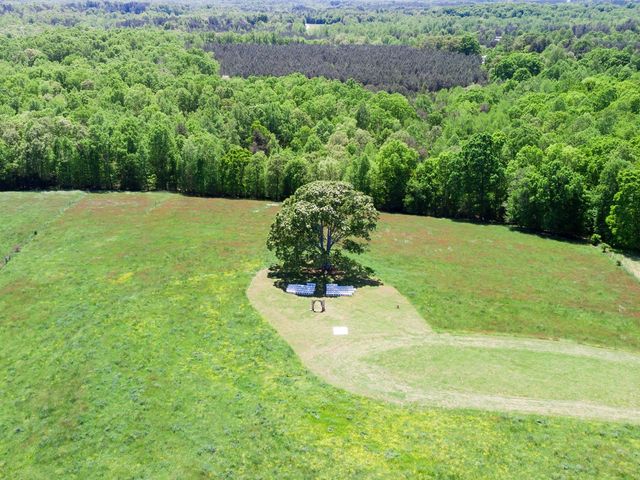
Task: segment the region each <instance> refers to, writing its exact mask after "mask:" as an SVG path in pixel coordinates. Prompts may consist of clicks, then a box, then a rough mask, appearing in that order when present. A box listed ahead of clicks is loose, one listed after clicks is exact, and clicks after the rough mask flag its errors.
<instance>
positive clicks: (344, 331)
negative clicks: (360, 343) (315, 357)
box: [333, 327, 349, 335]
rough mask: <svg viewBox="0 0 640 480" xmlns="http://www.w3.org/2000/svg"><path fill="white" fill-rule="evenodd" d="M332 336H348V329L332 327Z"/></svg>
mask: <svg viewBox="0 0 640 480" xmlns="http://www.w3.org/2000/svg"><path fill="white" fill-rule="evenodd" d="M333 334H334V335H349V327H333Z"/></svg>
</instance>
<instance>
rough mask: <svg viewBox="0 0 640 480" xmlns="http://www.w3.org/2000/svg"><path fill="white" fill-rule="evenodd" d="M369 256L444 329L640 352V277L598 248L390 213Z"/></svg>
mask: <svg viewBox="0 0 640 480" xmlns="http://www.w3.org/2000/svg"><path fill="white" fill-rule="evenodd" d="M364 262H365V263H367V264H369V265H370V266H372V267H373V268H374V269H375V270H376V271H377V273H378V275H379V276H380V277H381V278H382V280H383V281H385V282H388V283H389V284H391V285H393V286H394V287H396V288H397V289H398V290H399V291H400V292H401V293H402V294H403V295H405V296H407V297H408V298H409V299H410V300H411V302H412V303H413V304H414V305H415V306H416V308H417V309H418V311H419V312H420V314H421V315H422V316H423V317H424V318H425V319H426V320H427V321H428V322H429V324H430V325H431V326H432V327H434V328H435V329H437V330H440V331H444V330H448V331H458V332H460V331H470V332H487V333H510V334H518V335H524V336H533V337H540V338H567V339H573V340H577V341H580V342H586V343H591V344H595V345H603V346H611V347H618V348H625V349H630V350H636V351H638V350H640V282H638V281H637V280H636V279H635V278H634V277H632V276H631V275H630V274H628V273H627V272H625V271H624V270H623V269H622V268H621V267H618V266H616V264H615V262H614V261H613V260H612V259H611V258H610V257H609V256H608V255H604V254H602V253H601V252H600V250H599V249H597V248H595V247H591V246H590V245H586V244H580V243H571V242H567V241H559V240H555V239H551V238H544V237H540V236H537V235H532V234H525V233H519V232H514V231H511V230H509V229H508V228H507V227H505V226H498V225H475V224H470V223H464V222H455V221H452V220H447V219H436V218H428V217H413V216H407V215H386V214H385V215H382V221H381V222H380V225H379V229H378V233H377V234H376V235H375V237H374V241H373V245H372V249H371V252H370V253H369V254H367V256H366V257H365V258H364Z"/></svg>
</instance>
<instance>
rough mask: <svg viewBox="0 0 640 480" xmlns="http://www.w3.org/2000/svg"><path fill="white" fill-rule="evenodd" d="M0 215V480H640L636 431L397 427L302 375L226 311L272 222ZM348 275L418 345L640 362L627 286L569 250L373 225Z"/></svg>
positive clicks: (393, 412)
mask: <svg viewBox="0 0 640 480" xmlns="http://www.w3.org/2000/svg"><path fill="white" fill-rule="evenodd" d="M0 206H1V207H2V210H1V212H0V215H1V222H0V223H1V225H2V227H1V230H0V245H2V246H3V249H4V250H6V248H5V247H7V246H8V247H9V248H10V249H11V248H12V247H13V246H14V245H20V244H22V245H23V246H22V247H21V249H20V252H19V253H17V254H15V255H14V256H13V258H12V259H11V261H10V262H9V263H8V264H7V265H6V266H5V267H4V268H3V269H1V270H0V345H1V346H2V348H1V349H0V371H1V372H2V375H0V478H10V479H22V478H24V479H45V478H47V479H48V478H77V479H85V478H118V479H120V478H139V479H142V478H153V479H163V478H167V479H170V478H215V479H219V478H233V479H237V478H251V479H254V478H265V479H266V478H278V479H289V478H290V479H297V478H327V479H333V478H366V479H372V478H373V479H376V478H380V479H382V478H385V479H386V478H429V479H448V480H451V479H467V478H473V479H475V478H491V479H513V478H553V479H572V478H588V479H632V478H637V472H638V471H640V427H639V426H637V425H629V424H624V423H606V422H596V421H585V420H576V419H568V418H562V417H546V416H541V415H520V414H513V413H510V414H506V413H504V414H502V413H490V412H482V411H476V410H447V409H439V408H430V407H424V406H401V405H396V404H392V403H387V402H383V401H376V400H371V399H368V398H365V397H361V396H357V395H354V394H350V393H348V392H345V391H343V390H340V389H337V388H335V387H332V386H330V385H328V384H326V383H325V382H323V381H322V380H320V379H319V378H317V377H315V376H314V375H312V374H311V373H309V371H308V370H307V369H305V368H304V366H303V365H302V363H301V362H300V360H299V359H298V357H296V356H295V354H294V353H293V350H292V349H291V348H290V347H289V345H288V344H287V343H286V342H285V341H284V340H283V339H282V338H280V337H279V336H278V335H277V333H276V332H275V330H274V329H273V328H272V327H271V326H270V325H269V323H268V322H266V321H265V320H263V319H262V318H261V317H260V315H259V314H258V313H257V312H256V311H255V310H254V309H253V308H252V307H251V305H250V303H249V301H248V299H247V297H246V294H245V292H246V290H247V286H248V285H249V283H250V282H251V279H252V278H253V277H254V275H255V274H256V272H257V271H259V270H260V269H262V268H264V267H265V266H267V265H269V263H270V262H271V261H272V258H271V256H270V255H269V254H268V252H267V250H266V248H265V245H264V241H265V237H266V234H267V231H268V227H269V225H270V223H271V221H272V219H273V215H274V214H275V211H276V209H277V206H274V205H272V204H269V203H265V202H258V201H245V200H222V199H203V198H191V197H184V196H179V195H173V194H165V193H144V194H143V193H137V194H129V193H108V194H106V193H105V194H83V193H56V194H53V193H2V194H0ZM33 230H37V231H38V234H37V236H35V237H32V236H31V232H32V231H33ZM363 261H364V262H365V263H367V264H369V265H371V266H373V267H374V268H375V269H376V271H377V273H378V275H379V276H380V278H381V279H382V281H383V282H385V283H388V284H390V285H393V286H394V287H396V288H397V289H398V290H399V291H400V292H401V293H403V294H404V295H405V296H406V297H407V298H408V299H409V300H410V301H411V302H412V303H413V304H414V305H415V306H416V308H417V310H418V311H419V312H420V313H421V314H422V316H423V317H424V318H425V319H427V320H428V322H429V323H430V324H431V325H433V326H434V327H436V328H437V329H438V330H451V331H474V332H492V333H501V334H518V335H522V336H538V337H544V338H567V339H572V340H578V341H581V342H585V343H590V344H596V345H602V346H607V347H616V348H620V349H626V350H630V351H635V352H637V351H639V350H640V284H639V283H637V282H636V281H635V280H634V279H633V278H632V277H631V276H629V275H628V274H626V273H625V272H624V271H623V270H622V269H620V268H619V267H617V266H616V265H615V264H614V263H613V262H612V261H611V260H610V259H609V258H608V257H606V256H605V255H602V254H601V253H599V251H598V250H597V249H595V248H592V247H590V246H587V245H582V244H573V243H567V242H561V241H557V240H553V239H547V238H540V237H537V236H532V235H526V234H523V233H518V232H512V231H509V230H508V229H507V228H505V227H493V226H478V225H472V224H465V223H456V222H452V221H445V220H438V219H431V218H426V217H422V218H416V217H408V216H399V215H393V216H392V215H383V216H382V218H381V222H380V225H379V232H378V233H377V234H376V236H375V239H374V242H373V245H372V251H371V252H370V253H368V254H367V255H366V256H365V257H364V259H363ZM388 353H391V352H388ZM401 353H402V356H401V357H400V358H399V360H393V361H398V362H400V364H401V365H409V366H411V363H412V362H414V361H415V362H423V361H424V362H426V361H429V359H421V358H416V359H413V358H411V355H410V354H411V352H401ZM438 355H440V356H441V360H439V361H442V362H443V364H447V365H448V366H447V368H450V367H451V368H453V367H455V364H456V363H457V360H456V359H455V357H454V358H449V357H448V356H447V352H446V349H443V350H442V351H439V352H438ZM475 361H478V362H481V361H483V359H482V358H480V357H476V358H475ZM537 361H538V360H537V359H536V358H535V357H532V358H523V359H522V362H523V365H524V366H525V367H526V363H527V362H537ZM523 368H524V367H523ZM582 368H589V366H588V365H586V364H585V365H581V364H578V363H576V365H575V369H576V372H577V374H578V378H580V376H579V372H580V370H581V369H582ZM603 368H605V367H603ZM601 374H602V378H603V382H604V381H611V379H608V380H606V379H605V377H606V376H607V372H606V371H604V370H603V371H602V372H601ZM416 381H418V380H416ZM495 381H496V382H499V381H500V378H496V379H495ZM605 386H606V384H603V385H602V386H601V387H599V388H604V387H605ZM584 388H586V387H584ZM615 401H616V402H618V401H619V402H621V403H624V401H625V400H624V398H620V399H617V400H615Z"/></svg>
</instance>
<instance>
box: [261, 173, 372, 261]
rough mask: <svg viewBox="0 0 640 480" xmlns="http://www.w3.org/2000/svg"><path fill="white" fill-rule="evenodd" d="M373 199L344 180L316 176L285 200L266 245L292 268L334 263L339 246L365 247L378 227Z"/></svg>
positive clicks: (356, 249) (355, 249) (354, 249)
mask: <svg viewBox="0 0 640 480" xmlns="http://www.w3.org/2000/svg"><path fill="white" fill-rule="evenodd" d="M377 221H378V212H377V211H376V209H375V207H374V205H373V200H372V199H371V197H369V196H368V195H365V194H364V193H361V192H359V191H357V190H355V189H354V188H353V186H351V185H350V184H349V183H345V182H329V181H315V182H311V183H308V184H306V185H303V186H302V187H300V188H299V189H298V190H297V191H296V192H295V194H294V195H292V196H291V197H289V198H288V199H287V200H285V201H284V203H283V204H282V209H281V210H280V211H279V212H278V214H277V215H276V219H275V221H274V223H273V225H272V226H271V231H270V233H269V238H268V240H267V247H268V248H269V249H270V250H271V251H273V252H274V253H275V254H276V256H277V257H278V258H279V259H280V260H281V261H282V262H283V264H284V267H285V268H287V269H300V268H304V267H311V268H322V269H323V271H324V272H328V271H330V270H331V269H332V259H334V258H335V256H336V255H339V251H340V250H345V251H348V252H352V253H361V252H363V251H364V250H365V248H366V246H367V242H368V241H369V240H370V234H371V232H372V231H373V230H374V229H375V228H376V223H377Z"/></svg>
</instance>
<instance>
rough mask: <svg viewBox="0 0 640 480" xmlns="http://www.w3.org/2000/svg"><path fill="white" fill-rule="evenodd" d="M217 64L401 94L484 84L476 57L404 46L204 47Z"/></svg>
mask: <svg viewBox="0 0 640 480" xmlns="http://www.w3.org/2000/svg"><path fill="white" fill-rule="evenodd" d="M205 49H206V50H210V51H212V52H213V53H214V55H215V57H216V59H217V60H218V61H219V62H220V73H221V74H223V75H239V76H242V77H249V76H252V75H259V76H269V75H275V76H283V75H288V74H290V73H295V72H299V73H302V74H303V75H306V76H307V77H320V76H322V77H326V78H332V79H336V80H341V81H347V80H349V79H354V80H356V81H358V82H360V83H362V84H364V85H368V86H371V87H372V88H374V89H376V90H386V91H394V92H400V93H409V92H420V91H427V90H440V89H441V88H449V87H454V86H457V85H462V86H466V85H469V84H471V83H483V82H484V81H485V80H486V75H485V73H484V72H483V71H482V70H481V69H480V56H478V55H465V54H463V53H457V52H446V51H442V50H427V49H424V48H413V47H407V46H403V45H310V44H305V43H290V44H287V45H268V44H256V43H223V44H220V43H213V44H209V45H206V46H205Z"/></svg>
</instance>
